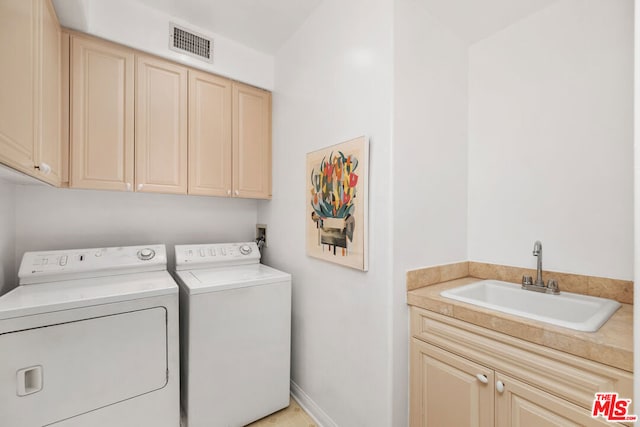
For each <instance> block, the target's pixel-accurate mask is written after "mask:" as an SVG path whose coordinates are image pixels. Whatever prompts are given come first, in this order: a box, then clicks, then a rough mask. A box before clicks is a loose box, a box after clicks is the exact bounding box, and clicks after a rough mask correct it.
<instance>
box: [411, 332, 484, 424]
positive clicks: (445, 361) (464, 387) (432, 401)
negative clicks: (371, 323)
mask: <svg viewBox="0 0 640 427" xmlns="http://www.w3.org/2000/svg"><path fill="white" fill-rule="evenodd" d="M493 383H494V374H493V371H492V370H491V369H488V368H487V367H485V366H482V365H479V364H477V363H474V362H472V361H470V360H467V359H465V358H463V357H458V356H456V355H455V354H451V353H448V352H446V351H444V350H442V349H440V348H438V347H435V346H433V345H430V344H427V343H425V342H422V341H420V340H417V339H415V338H413V339H412V340H411V386H410V387H411V388H410V390H411V413H410V417H411V418H410V420H411V426H416V427H417V426H424V427H427V426H428V427H443V426H483V427H484V426H493V425H494V414H493V405H494V392H493Z"/></svg>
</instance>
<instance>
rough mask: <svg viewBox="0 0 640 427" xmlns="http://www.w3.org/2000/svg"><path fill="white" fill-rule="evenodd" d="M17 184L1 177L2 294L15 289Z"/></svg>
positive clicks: (0, 265) (0, 243)
mask: <svg viewBox="0 0 640 427" xmlns="http://www.w3.org/2000/svg"><path fill="white" fill-rule="evenodd" d="M15 187H16V186H15V184H13V183H10V182H6V181H4V180H2V179H0V295H2V294H4V293H5V292H8V291H9V290H11V289H13V288H14V287H15V285H16V280H15V271H14V270H15V247H16V232H15V223H16V192H15Z"/></svg>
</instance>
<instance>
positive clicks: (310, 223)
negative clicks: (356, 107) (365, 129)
mask: <svg viewBox="0 0 640 427" xmlns="http://www.w3.org/2000/svg"><path fill="white" fill-rule="evenodd" d="M306 172H307V173H306V185H305V190H306V193H307V196H306V198H305V202H306V206H307V207H306V219H305V221H306V222H305V234H306V253H307V255H308V256H310V257H313V258H318V259H322V260H324V261H328V262H333V263H335V264H339V265H342V266H345V267H350V268H354V269H356V270H360V271H368V269H369V138H368V137H367V136H366V135H362V136H359V137H357V138H353V139H350V140H348V141H344V142H341V143H338V144H334V145H331V146H328V147H324V148H321V149H319V150H316V151H312V152H310V153H307V156H306Z"/></svg>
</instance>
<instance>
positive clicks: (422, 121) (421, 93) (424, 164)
mask: <svg viewBox="0 0 640 427" xmlns="http://www.w3.org/2000/svg"><path fill="white" fill-rule="evenodd" d="M395 23H396V24H395V26H394V57H395V62H394V67H395V68H394V129H393V131H394V138H393V191H394V196H393V200H394V203H393V205H394V213H393V236H394V237H393V239H394V245H393V259H394V299H393V303H394V306H395V307H396V309H395V311H394V314H395V318H394V331H395V333H394V340H395V343H394V348H398V349H402V350H403V352H402V354H401V355H398V358H397V360H395V361H394V368H395V370H396V374H395V375H396V377H398V378H401V377H404V378H407V377H408V366H407V361H408V358H409V355H408V351H407V350H408V343H409V334H408V330H409V327H408V309H407V305H406V271H407V270H411V269H415V268H420V267H424V266H427V265H440V264H447V263H451V262H456V261H465V260H466V259H467V71H468V66H467V44H466V43H465V42H464V41H462V40H461V39H460V38H459V37H457V36H456V35H455V34H453V33H452V32H451V31H450V30H449V29H448V28H446V27H444V26H443V25H442V24H440V22H439V21H438V20H437V19H435V18H434V17H433V16H432V15H431V14H430V13H429V10H428V5H427V3H426V2H424V1H414V0H396V1H395ZM396 385H397V386H398V387H400V386H402V387H404V388H403V389H399V390H397V393H396V398H395V399H394V410H395V412H396V413H398V414H402V413H404V414H406V413H407V411H408V407H407V402H408V394H407V383H406V381H403V382H400V381H398V382H397V383H396ZM400 396H402V398H401V399H400V398H398V397H400ZM406 424H407V421H406V419H405V420H404V424H394V425H406Z"/></svg>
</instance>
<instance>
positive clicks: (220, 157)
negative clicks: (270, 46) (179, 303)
mask: <svg viewBox="0 0 640 427" xmlns="http://www.w3.org/2000/svg"><path fill="white" fill-rule="evenodd" d="M70 51H71V53H70V56H71V59H70V62H71V73H70V81H71V84H70V86H71V102H70V103H71V113H70V123H71V125H70V141H71V142H70V143H71V150H70V151H71V161H70V166H69V169H70V186H71V187H75V188H93V189H103V190H121V191H144V192H158V193H177V194H186V193H188V194H195V195H208V196H222V197H246V198H270V197H271V94H270V93H269V92H267V91H264V90H261V89H257V88H254V87H251V86H248V85H244V84H241V83H236V82H232V81H231V80H229V79H225V78H222V77H218V76H214V75H212V74H208V73H204V72H201V71H197V70H193V69H188V68H187V67H183V66H180V65H178V64H175V63H173V62H170V61H166V60H163V59H159V58H156V57H153V56H150V55H144V54H141V53H137V52H135V51H133V50H132V49H129V48H126V47H123V46H119V45H116V44H113V43H109V42H106V41H104V40H100V39H96V38H93V37H89V36H85V35H80V34H77V33H72V34H71V49H70ZM63 101H64V99H63ZM63 131H64V129H63ZM134 158H135V161H134Z"/></svg>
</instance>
